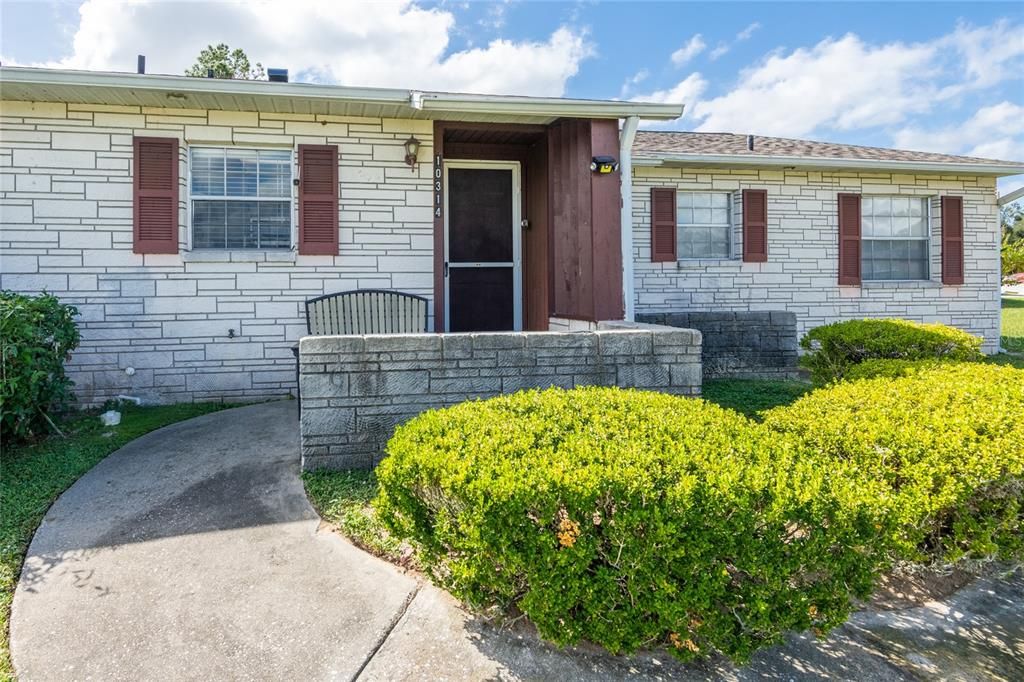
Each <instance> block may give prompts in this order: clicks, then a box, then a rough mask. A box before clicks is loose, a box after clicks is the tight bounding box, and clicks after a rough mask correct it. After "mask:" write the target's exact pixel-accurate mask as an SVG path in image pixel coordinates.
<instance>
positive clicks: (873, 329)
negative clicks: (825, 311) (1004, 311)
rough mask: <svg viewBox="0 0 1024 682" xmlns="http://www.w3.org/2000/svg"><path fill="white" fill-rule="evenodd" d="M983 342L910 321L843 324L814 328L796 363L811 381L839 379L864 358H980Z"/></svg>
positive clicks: (951, 329) (939, 326)
mask: <svg viewBox="0 0 1024 682" xmlns="http://www.w3.org/2000/svg"><path fill="white" fill-rule="evenodd" d="M981 342H982V340H981V339H980V338H979V337H977V336H974V335H972V334H968V333H967V332H964V331H961V330H959V329H957V328H955V327H949V326H946V325H944V324H925V323H921V322H911V321H909V320H897V319H879V320H848V321H846V322H833V323H832V324H826V325H824V326H821V327H815V328H814V329H812V330H811V331H810V332H808V333H807V335H806V336H804V338H803V339H801V340H800V345H801V346H802V347H803V348H804V349H805V350H807V351H809V352H808V353H807V354H806V355H804V356H803V357H802V358H801V360H800V362H801V364H802V365H803V366H804V367H806V368H807V369H809V370H810V371H811V376H812V377H813V378H814V381H815V383H818V384H825V383H828V382H830V381H833V380H836V379H842V378H843V377H844V376H845V375H846V372H847V371H848V370H849V369H850V368H851V367H853V366H854V365H857V364H859V363H862V362H864V361H866V360H876V359H891V360H928V359H947V360H980V359H981V358H982V353H981Z"/></svg>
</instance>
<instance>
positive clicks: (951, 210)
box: [942, 197, 964, 284]
mask: <svg viewBox="0 0 1024 682" xmlns="http://www.w3.org/2000/svg"><path fill="white" fill-rule="evenodd" d="M942 283H943V284H963V283H964V198H963V197H942Z"/></svg>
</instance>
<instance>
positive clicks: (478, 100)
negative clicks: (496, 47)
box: [0, 66, 683, 124]
mask: <svg viewBox="0 0 1024 682" xmlns="http://www.w3.org/2000/svg"><path fill="white" fill-rule="evenodd" d="M0 86H2V97H3V99H6V100H22V101H34V102H71V103H77V104H120V105H129V106H147V107H161V108H170V109H220V110H226V111H267V112H273V113H296V114H331V115H339V116H371V117H383V118H418V119H437V120H454V121H482V122H492V121H504V122H519V123H545V124H546V123H550V122H552V121H554V120H556V119H558V118H626V117H629V116H638V117H640V118H643V119H648V120H657V121H667V120H671V119H674V118H678V117H679V116H681V115H682V113H683V105H681V104H647V103H642V102H619V101H614V100H580V99H565V98H558V97H522V96H506V95H464V94H452V93H443V92H423V91H417V90H402V89H389V88H355V87H347V86H337V85H317V84H313V83H272V82H269V81H247V80H225V79H215V78H189V77H185V76H163V75H154V74H134V73H112V72H100V71H74V70H64V69H38V68H28V67H12V66H5V67H2V68H0Z"/></svg>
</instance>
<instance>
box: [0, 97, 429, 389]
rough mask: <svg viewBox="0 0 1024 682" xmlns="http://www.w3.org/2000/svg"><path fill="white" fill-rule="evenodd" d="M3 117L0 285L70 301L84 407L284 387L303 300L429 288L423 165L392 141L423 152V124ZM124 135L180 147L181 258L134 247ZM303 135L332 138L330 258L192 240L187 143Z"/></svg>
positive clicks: (100, 110)
mask: <svg viewBox="0 0 1024 682" xmlns="http://www.w3.org/2000/svg"><path fill="white" fill-rule="evenodd" d="M0 113H2V118H0V252H2V256H0V273H2V274H0V287H3V288H5V289H13V290H16V291H21V292H27V293H35V292H39V291H42V290H44V289H45V290H47V291H49V292H51V293H54V294H56V295H57V296H59V297H60V298H61V299H62V300H64V301H66V302H68V303H72V304H74V305H76V306H78V308H79V310H80V311H81V317H80V318H78V319H79V324H80V327H81V331H82V344H81V346H80V347H79V349H78V350H77V351H75V353H74V355H73V357H72V361H71V363H70V366H69V372H70V375H71V377H72V378H73V379H74V380H75V382H76V383H77V386H76V389H75V391H76V393H77V395H78V397H79V399H80V401H81V402H82V403H85V404H95V403H100V402H102V401H103V400H105V399H106V398H109V397H111V396H114V395H117V394H119V393H127V394H132V395H138V396H142V397H147V398H152V399H155V400H159V401H163V402H175V401H189V400H196V399H221V398H223V399H228V400H249V399H256V398H265V397H273V396H281V395H284V394H287V393H288V392H289V391H293V390H294V387H295V364H294V363H295V360H294V358H293V357H292V353H291V351H290V348H291V346H293V345H294V344H295V342H296V341H298V339H299V337H300V336H302V335H303V334H305V333H306V326H305V315H304V312H303V310H302V305H301V304H302V302H303V301H304V300H305V299H307V298H310V297H313V296H319V295H321V294H325V293H332V292H337V291H345V290H349V289H357V288H381V289H398V290H401V291H407V292H409V293H414V294H419V295H421V296H426V297H428V298H430V297H432V295H433V279H432V274H431V273H432V272H433V215H432V213H431V201H432V194H431V179H430V176H431V172H432V167H431V165H430V164H429V163H423V164H420V166H419V167H418V168H417V170H416V172H411V171H410V169H409V166H407V165H406V164H405V162H404V155H405V149H404V147H403V142H404V141H405V139H406V138H408V137H409V135H410V134H415V135H416V137H418V138H419V139H420V140H422V141H423V148H422V149H421V151H420V154H421V158H423V159H429V158H431V139H432V135H433V126H432V124H431V122H430V121H414V120H404V119H402V120H398V119H380V118H356V117H342V116H329V115H315V116H314V115H303V114H275V113H267V112H232V111H214V110H210V111H207V110H200V109H177V108H166V109H165V108H150V107H135V106H112V105H90V104H73V103H69V104H61V103H41V102H36V103H33V102H14V101H4V102H2V103H0ZM133 135H150V136H158V137H177V138H178V139H179V141H180V142H181V147H180V159H179V176H180V178H181V181H180V205H179V216H180V218H179V247H180V251H181V253H179V254H176V255H147V256H142V255H137V254H134V253H132V170H131V165H132V136H133ZM307 143H308V144H336V145H338V146H339V156H340V160H339V165H340V168H339V179H340V186H341V187H340V195H339V198H338V206H339V214H340V226H339V229H340V249H339V253H338V254H337V255H336V256H300V255H297V254H296V253H295V252H294V251H288V250H274V251H193V250H191V247H190V232H191V231H190V229H189V206H188V200H187V199H188V148H189V147H190V146H192V145H210V146H237V147H260V148H279V149H290V150H293V152H294V151H295V150H296V148H297V145H299V144H307ZM296 161H297V159H296ZM293 172H294V171H293ZM293 192H294V188H293ZM294 203H295V202H293V206H294ZM294 210H295V209H294V208H293V213H294ZM297 225H298V218H297V216H296V217H294V218H293V243H294V242H295V232H296V231H297V229H298V228H297ZM431 314H432V311H431ZM128 368H134V369H135V372H134V374H132V375H129V374H128V373H127V372H126V371H125V370H126V369H128Z"/></svg>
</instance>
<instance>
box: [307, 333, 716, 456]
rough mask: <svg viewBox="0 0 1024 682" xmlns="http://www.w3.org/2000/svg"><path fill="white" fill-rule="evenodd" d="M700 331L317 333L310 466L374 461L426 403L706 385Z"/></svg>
mask: <svg viewBox="0 0 1024 682" xmlns="http://www.w3.org/2000/svg"><path fill="white" fill-rule="evenodd" d="M700 346H701V335H700V332H698V331H694V330H689V329H671V328H645V329H627V330H607V331H606V330H598V331H579V332H565V333H561V332H505V333H486V334H444V335H441V334H408V335H404V334H403V335H395V336H310V337H306V338H303V339H302V341H301V342H300V344H299V358H300V359H299V363H300V378H299V381H300V385H301V389H302V418H301V432H302V466H303V468H304V469H316V468H321V467H327V468H334V469H347V468H368V467H371V466H373V465H375V464H376V463H377V462H378V461H380V459H381V457H382V454H383V450H384V445H385V444H386V443H387V440H388V438H390V437H391V434H392V433H393V432H394V429H395V426H396V425H398V424H400V423H401V422H403V421H406V420H408V419H410V418H411V417H413V416H415V415H417V414H419V413H420V412H423V411H425V410H428V409H431V408H437V407H444V406H447V405H453V404H455V403H458V402H462V401H464V400H469V399H473V398H487V397H491V396H495V395H499V394H502V393H512V392H515V391H518V390H520V389H527V388H538V387H548V386H561V387H563V388H571V387H574V386H587V385H601V386H623V387H635V388H642V389H651V390H656V391H665V392H669V393H676V394H681V395H697V394H699V393H700V385H701V366H700Z"/></svg>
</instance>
